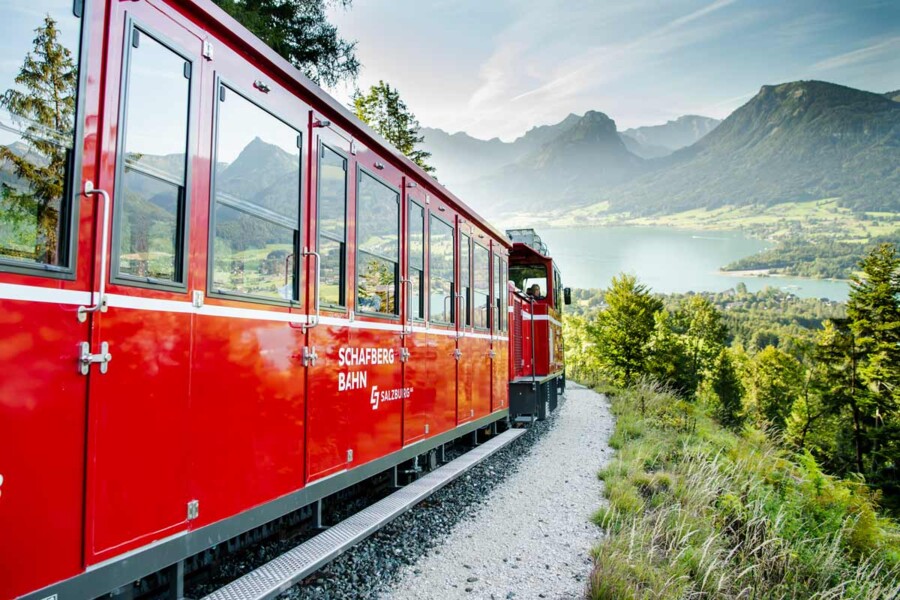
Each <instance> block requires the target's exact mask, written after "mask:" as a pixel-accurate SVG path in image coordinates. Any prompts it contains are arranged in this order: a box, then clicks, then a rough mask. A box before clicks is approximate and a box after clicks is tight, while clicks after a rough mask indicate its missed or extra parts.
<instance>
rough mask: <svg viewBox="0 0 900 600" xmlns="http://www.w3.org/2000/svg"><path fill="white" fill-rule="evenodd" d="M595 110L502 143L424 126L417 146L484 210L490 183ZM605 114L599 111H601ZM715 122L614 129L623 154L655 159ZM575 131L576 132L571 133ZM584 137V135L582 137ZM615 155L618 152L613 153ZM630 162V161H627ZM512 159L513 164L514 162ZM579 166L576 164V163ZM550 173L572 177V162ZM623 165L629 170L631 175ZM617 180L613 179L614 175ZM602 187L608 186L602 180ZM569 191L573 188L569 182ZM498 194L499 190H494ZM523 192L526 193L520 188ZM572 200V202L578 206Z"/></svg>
mask: <svg viewBox="0 0 900 600" xmlns="http://www.w3.org/2000/svg"><path fill="white" fill-rule="evenodd" d="M600 114H603V113H600V112H598V111H588V112H587V113H585V114H584V115H576V114H570V115H569V116H567V117H566V118H565V119H563V120H562V121H560V122H558V123H554V124H549V125H538V126H535V127H532V128H531V129H529V130H528V131H527V132H526V133H525V134H523V135H522V136H520V137H518V138H516V139H515V140H513V141H512V142H504V141H502V140H500V139H498V138H493V139H490V140H481V139H478V138H475V137H472V136H470V135H468V134H467V133H464V132H458V133H453V134H450V133H447V132H446V131H443V130H441V129H434V128H429V127H424V128H422V130H421V131H420V133H421V134H422V136H423V137H424V138H425V141H424V142H423V144H422V147H423V149H424V150H426V151H428V152H431V154H432V157H431V164H433V165H434V166H435V167H436V168H437V176H438V179H439V180H440V181H441V183H443V184H444V185H446V186H447V187H448V188H450V189H452V190H454V191H459V192H461V193H462V192H465V193H467V194H472V195H471V196H467V199H468V200H469V201H471V202H472V203H473V204H475V206H476V208H478V209H479V210H483V211H485V212H489V211H490V208H487V207H486V205H488V206H490V205H492V204H493V198H494V197H495V193H496V192H497V191H498V190H495V189H493V186H495V185H506V181H505V180H506V179H507V178H508V177H509V176H510V173H513V174H518V173H522V172H525V171H527V170H528V169H529V165H530V164H532V161H534V160H541V159H540V158H539V157H540V156H541V155H542V153H543V147H544V146H545V145H546V144H553V145H560V144H561V145H564V144H566V143H567V142H566V140H565V139H564V138H563V137H562V136H565V135H566V134H567V133H568V132H569V131H570V130H572V129H573V128H576V127H578V128H581V130H582V131H584V130H585V129H587V128H589V127H591V125H590V122H591V121H592V120H594V119H595V115H600ZM604 116H605V115H604ZM718 123H719V121H717V120H716V119H710V118H708V117H700V116H694V115H689V116H684V117H679V118H678V119H675V120H672V121H669V122H667V123H664V124H662V125H653V126H649V127H638V128H635V129H628V130H626V131H624V132H620V133H617V135H618V137H619V139H620V140H621V142H622V144H623V145H624V147H625V150H627V151H628V152H629V153H631V154H633V155H635V156H637V157H639V158H642V159H648V158H659V157H663V156H668V155H670V154H672V152H674V151H676V150H678V149H680V148H683V147H685V146H689V145H691V144H693V143H694V142H696V141H697V140H698V139H700V138H701V137H702V136H703V135H705V134H706V133H707V132H708V131H711V130H712V129H713V128H714V127H715V126H716V125H717V124H718ZM576 135H578V134H576ZM588 137H590V136H588ZM595 139H597V140H598V141H599V143H600V144H601V145H603V144H607V143H611V140H609V139H606V138H604V137H603V136H600V137H597V138H595ZM582 147H584V148H585V149H586V150H587V152H588V154H592V153H593V154H596V155H597V158H598V159H600V160H603V159H605V158H606V157H607V156H609V155H608V154H607V153H604V152H602V151H600V149H599V148H597V149H594V148H590V144H584V145H582ZM549 152H550V153H551V154H557V155H558V154H559V152H558V150H553V149H550V150H549ZM614 154H618V153H614ZM628 160H629V161H631V160H632V159H628ZM517 163H518V164H517ZM579 164H580V163H579ZM558 167H559V172H558V173H557V174H556V175H557V177H558V178H560V179H561V180H567V179H571V178H578V177H579V174H578V173H574V171H573V169H572V166H571V165H570V164H567V163H566V162H562V163H560V164H559V165H558ZM600 167H601V168H602V169H606V170H610V169H614V168H615V166H614V165H605V164H602V165H600ZM631 172H632V171H631V169H629V173H631ZM614 179H617V178H614ZM484 185H489V186H492V190H493V191H492V192H491V193H490V194H485V193H482V191H481V189H482V187H483V186H484ZM604 185H609V183H608V182H604ZM565 187H572V189H576V188H578V187H579V185H578V184H577V183H574V184H573V185H572V186H568V184H567V185H566V186H565ZM594 191H595V190H593V189H579V190H577V193H573V194H572V195H571V196H572V197H573V198H574V197H576V196H577V197H579V198H590V196H591V194H593V192H594ZM499 193H501V194H502V193H503V191H502V190H499ZM526 195H530V193H529V191H528V190H526ZM583 203H584V202H583V201H581V200H578V201H577V202H576V204H583Z"/></svg>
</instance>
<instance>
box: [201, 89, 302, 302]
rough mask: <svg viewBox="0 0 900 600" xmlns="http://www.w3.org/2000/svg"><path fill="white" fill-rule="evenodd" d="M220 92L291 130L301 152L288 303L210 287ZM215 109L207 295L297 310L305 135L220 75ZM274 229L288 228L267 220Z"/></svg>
mask: <svg viewBox="0 0 900 600" xmlns="http://www.w3.org/2000/svg"><path fill="white" fill-rule="evenodd" d="M222 88H225V89H226V90H228V91H229V92H231V93H233V94H237V95H238V96H240V97H241V98H243V99H244V100H246V101H247V102H249V103H250V104H252V105H253V106H255V107H256V108H258V109H259V110H261V111H263V112H265V113H267V114H269V115H270V116H271V117H273V118H275V119H277V120H279V121H281V122H282V123H283V124H284V125H286V126H287V127H289V128H291V129H293V130H294V131H295V132H296V133H297V136H298V138H297V141H298V143H297V148H298V149H299V150H300V153H299V156H298V157H297V162H298V164H299V166H300V181H298V183H297V206H298V208H297V223H296V228H295V229H294V266H293V268H292V271H291V272H292V274H293V276H294V286H293V293H294V297H293V298H292V299H290V300H286V299H282V298H272V297H268V296H256V295H253V294H243V293H241V292H233V291H227V290H226V291H221V290H217V289H215V288H214V287H213V285H214V283H215V245H216V204H217V202H218V201H217V200H216V168H215V165H217V164H219V130H220V127H219V116H220V115H219V105H220V104H221V103H222V100H221V96H220V94H221V93H222V92H221V90H222ZM213 102H214V106H213V111H212V132H213V137H212V144H213V145H212V152H211V153H210V154H211V159H210V164H211V167H210V170H209V171H210V173H209V179H210V183H209V226H208V228H207V229H208V235H207V237H208V240H207V253H206V295H207V296H208V297H210V298H220V299H222V300H237V301H240V302H252V303H255V304H267V305H270V306H286V307H290V308H300V307H302V306H303V300H302V297H301V295H300V289H301V285H300V284H301V282H300V275H301V271H300V263H302V262H303V261H302V260H299V258H300V249H301V248H300V245H301V240H302V237H303V230H302V224H303V182H304V180H303V150H304V148H303V144H304V140H305V137H304V133H303V130H302V129H300V128H297V127H295V126H294V125H292V124H291V122H290V121H289V120H288V119H285V118H283V117H281V116H280V115H279V114H278V113H277V112H275V111H274V110H272V109H270V108H268V107H266V106H264V105H263V104H261V103H260V102H257V101H255V100H253V99H252V98H251V97H250V94H248V93H246V92H244V91H243V90H242V88H241V87H240V86H238V85H237V84H235V83H233V82H232V81H230V80H229V79H227V78H225V77H223V76H221V75H219V76H217V77H216V78H215V96H214V99H213ZM225 206H227V207H228V208H231V209H232V210H240V209H239V208H235V207H234V206H231V205H230V204H227V203H226V204H225ZM247 214H249V215H250V216H252V217H254V218H258V219H265V217H262V216H261V215H256V214H253V213H249V212H248V213H247ZM286 220H287V219H286V218H285V221H286ZM268 222H271V223H273V224H275V225H278V226H280V227H284V228H285V229H287V225H285V224H284V223H278V222H276V221H273V220H270V221H268Z"/></svg>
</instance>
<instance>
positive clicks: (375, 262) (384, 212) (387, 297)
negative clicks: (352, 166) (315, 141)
mask: <svg viewBox="0 0 900 600" xmlns="http://www.w3.org/2000/svg"><path fill="white" fill-rule="evenodd" d="M358 183H359V185H358V190H357V197H356V198H357V199H356V201H357V211H356V236H357V237H356V240H357V241H356V310H357V311H358V312H367V313H380V314H387V315H399V314H400V303H399V302H397V297H398V290H399V286H400V194H399V193H397V191H396V190H394V189H393V188H390V187H388V186H387V185H385V184H384V183H382V182H381V181H379V180H377V179H375V178H374V177H372V176H371V175H369V174H368V173H366V172H365V171H362V170H360V171H359V178H358Z"/></svg>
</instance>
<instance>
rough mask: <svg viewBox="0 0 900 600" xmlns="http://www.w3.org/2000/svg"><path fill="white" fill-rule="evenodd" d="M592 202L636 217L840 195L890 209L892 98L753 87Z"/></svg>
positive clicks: (831, 88) (894, 195)
mask: <svg viewBox="0 0 900 600" xmlns="http://www.w3.org/2000/svg"><path fill="white" fill-rule="evenodd" d="M648 162H649V163H650V164H649V166H650V167H652V171H651V172H649V173H647V174H645V175H643V176H641V177H638V178H636V179H635V180H634V181H632V182H629V183H628V184H626V185H624V186H621V187H619V188H617V189H615V190H612V191H610V190H600V193H599V195H598V201H603V200H608V201H610V203H611V206H612V208H613V209H614V210H615V209H620V210H628V211H631V212H635V213H638V214H648V213H662V212H677V211H680V210H686V209H691V208H697V207H708V208H712V207H718V206H722V205H726V204H731V205H751V204H760V205H772V204H777V203H781V202H787V201H802V200H813V199H819V198H840V199H841V204H842V205H843V206H847V207H850V208H853V209H859V210H875V211H878V210H883V211H891V212H900V103H898V102H893V101H892V100H890V99H889V98H887V97H886V96H884V95H882V94H874V93H870V92H864V91H861V90H856V89H853V88H848V87H844V86H840V85H836V84H832V83H826V82H822V81H797V82H792V83H785V84H781V85H766V86H763V87H762V89H761V90H760V91H759V93H758V94H757V95H756V96H754V97H753V98H752V99H751V100H750V101H749V102H747V103H746V104H745V105H743V106H741V107H740V108H738V109H737V110H736V111H734V113H732V114H731V115H730V116H729V117H728V118H727V119H725V120H724V121H723V122H722V123H721V124H720V125H719V126H718V127H716V128H715V129H714V130H713V131H711V132H710V133H709V134H708V135H706V136H705V137H703V138H701V139H700V140H699V141H698V142H697V143H695V144H693V145H692V146H689V147H687V148H683V149H681V150H678V151H676V152H675V153H673V154H672V155H671V156H668V157H665V158H661V159H657V160H655V161H648Z"/></svg>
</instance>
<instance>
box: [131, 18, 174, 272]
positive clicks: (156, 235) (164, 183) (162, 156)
mask: <svg viewBox="0 0 900 600" xmlns="http://www.w3.org/2000/svg"><path fill="white" fill-rule="evenodd" d="M126 68H127V74H126V80H125V81H126V82H125V86H126V87H125V101H124V118H123V122H124V129H123V131H122V133H121V136H122V142H121V145H122V161H121V162H122V164H121V171H120V175H119V183H118V194H117V198H119V206H118V208H119V213H118V214H117V215H116V231H115V235H116V240H117V241H116V254H115V266H116V276H117V277H120V278H123V279H125V280H129V281H142V282H147V283H161V284H165V283H168V284H180V283H183V282H184V273H183V270H184V254H183V252H184V223H185V210H186V207H187V172H188V169H187V144H188V112H189V103H190V88H191V84H190V79H191V63H190V62H189V61H187V60H185V58H184V57H182V56H181V55H180V54H178V53H177V52H175V51H174V50H172V49H171V48H169V47H168V46H165V45H163V44H162V43H160V42H159V41H157V40H155V39H154V38H152V37H151V36H149V35H147V34H145V33H144V32H143V31H141V30H140V29H137V28H135V29H133V30H132V32H131V48H130V52H129V58H128V63H127V67H126Z"/></svg>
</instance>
